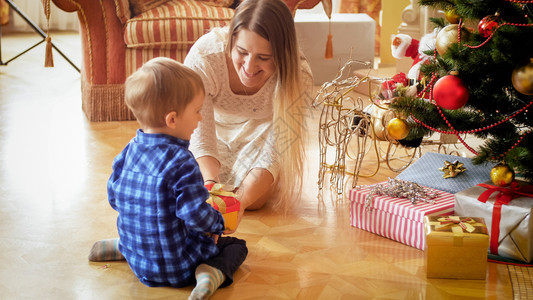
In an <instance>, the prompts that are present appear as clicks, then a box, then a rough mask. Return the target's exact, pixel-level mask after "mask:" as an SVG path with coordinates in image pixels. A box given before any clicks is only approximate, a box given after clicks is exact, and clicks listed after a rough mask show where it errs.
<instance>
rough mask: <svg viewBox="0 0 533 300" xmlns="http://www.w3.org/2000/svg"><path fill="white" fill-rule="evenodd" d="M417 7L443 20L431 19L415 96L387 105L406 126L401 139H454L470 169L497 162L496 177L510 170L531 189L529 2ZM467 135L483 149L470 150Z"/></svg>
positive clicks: (445, 1)
mask: <svg viewBox="0 0 533 300" xmlns="http://www.w3.org/2000/svg"><path fill="white" fill-rule="evenodd" d="M419 3H420V5H422V6H429V7H432V8H435V9H440V10H443V11H444V12H445V17H443V18H432V19H431V21H432V22H433V23H434V24H435V27H436V28H437V30H439V31H438V34H437V36H436V40H435V42H436V49H435V50H434V51H428V52H426V54H428V55H432V59H431V60H430V62H429V63H427V64H424V65H423V66H422V67H421V69H420V70H421V74H422V75H421V77H420V82H419V84H418V87H417V94H416V95H415V96H400V97H398V98H397V99H396V100H395V101H394V102H393V103H392V104H391V106H390V107H391V109H392V110H393V111H395V112H396V113H397V115H398V116H401V117H402V118H403V119H404V120H405V122H407V124H408V125H409V128H410V130H409V135H408V136H407V137H406V138H405V139H406V140H414V139H417V138H418V139H419V138H420V137H422V136H427V135H429V134H431V133H432V132H440V133H449V134H454V135H457V136H458V138H459V141H460V142H461V143H463V144H464V146H465V147H466V148H467V149H468V150H469V151H470V152H472V153H473V162H474V163H475V164H482V163H484V162H496V163H498V167H500V168H501V169H500V170H503V172H504V173H502V174H500V175H507V174H506V173H513V171H514V172H515V173H516V174H517V176H520V178H521V179H524V180H526V181H528V182H530V183H532V182H533V134H531V131H532V129H533V128H532V127H533V113H531V111H532V110H533V106H532V104H533V1H520V0H421V1H420V2H419ZM466 135H474V136H476V137H479V138H480V139H482V140H483V143H482V144H481V145H480V146H478V147H476V149H474V147H472V146H470V145H468V143H467V142H466V141H465V140H464V137H465V136H466ZM495 169H496V167H495ZM495 169H493V171H494V170H495ZM511 181H512V180H511ZM509 183H510V182H506V183H504V182H502V183H501V184H499V185H502V186H504V185H506V184H509Z"/></svg>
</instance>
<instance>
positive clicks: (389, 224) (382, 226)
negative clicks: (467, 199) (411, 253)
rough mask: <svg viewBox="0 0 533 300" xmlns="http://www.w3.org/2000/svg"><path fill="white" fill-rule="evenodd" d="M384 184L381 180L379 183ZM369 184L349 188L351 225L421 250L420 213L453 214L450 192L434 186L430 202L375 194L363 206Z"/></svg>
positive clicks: (422, 229) (421, 220)
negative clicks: (431, 201)
mask: <svg viewBox="0 0 533 300" xmlns="http://www.w3.org/2000/svg"><path fill="white" fill-rule="evenodd" d="M379 184H385V183H379ZM371 190H372V186H367V187H364V188H361V189H352V190H350V195H349V198H350V201H351V211H350V212H351V224H352V226H354V227H357V228H360V229H363V230H366V231H369V232H372V233H375V234H378V235H380V236H384V237H386V238H389V239H392V240H395V241H397V242H400V243H403V244H406V245H408V246H411V247H415V248H418V249H421V250H423V249H424V247H425V233H424V217H425V216H446V215H451V214H453V204H454V196H453V194H450V193H447V192H443V191H439V190H434V189H430V188H428V190H431V191H435V192H437V194H438V195H437V197H436V198H434V199H433V200H434V203H427V202H418V203H417V204H412V203H411V201H410V200H409V199H405V198H394V197H389V196H384V195H382V196H378V195H375V196H373V198H372V201H371V206H370V207H365V199H366V198H367V196H368V195H369V194H370V192H371Z"/></svg>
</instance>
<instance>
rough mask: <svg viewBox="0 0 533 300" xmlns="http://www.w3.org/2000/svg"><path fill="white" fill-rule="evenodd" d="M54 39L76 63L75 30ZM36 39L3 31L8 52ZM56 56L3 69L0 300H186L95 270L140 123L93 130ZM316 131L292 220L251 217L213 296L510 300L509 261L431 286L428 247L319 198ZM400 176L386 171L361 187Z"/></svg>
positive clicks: (111, 268) (105, 268)
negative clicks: (93, 257) (117, 176)
mask: <svg viewBox="0 0 533 300" xmlns="http://www.w3.org/2000/svg"><path fill="white" fill-rule="evenodd" d="M37 39H38V37H37ZM54 41H55V43H56V44H57V45H58V46H59V47H60V48H61V49H62V50H63V51H64V52H65V53H66V54H67V55H69V56H70V57H71V59H72V60H74V61H75V62H80V61H81V59H80V56H81V54H80V49H79V37H78V36H77V35H76V34H72V33H63V34H56V35H55V36H54ZM31 42H32V37H31V35H30V36H28V35H5V36H3V37H2V51H3V53H2V55H3V56H4V57H5V58H6V59H7V58H9V55H10V54H12V53H16V52H17V51H18V50H19V49H20V48H23V46H22V45H25V44H27V43H31ZM30 45H31V44H30ZM54 60H55V64H56V67H55V68H53V69H45V68H43V67H42V66H43V63H44V46H43V47H40V46H39V47H37V48H35V49H34V50H31V51H30V52H28V53H27V54H24V55H23V56H21V57H20V58H18V59H17V60H15V61H13V62H11V63H10V64H9V65H8V66H0V253H1V254H0V266H1V267H0V298H1V299H171V298H172V299H186V298H187V296H188V295H189V293H190V291H191V289H192V288H183V289H174V288H148V287H146V286H144V285H142V284H141V283H140V282H139V281H138V280H137V279H136V278H135V277H134V275H133V273H132V272H131V271H130V269H129V267H128V265H127V264H126V263H125V262H110V263H91V262H88V260H87V255H88V253H89V249H90V247H91V245H92V244H93V242H94V241H96V240H99V239H105V238H111V237H116V236H117V231H116V227H115V222H116V213H115V212H114V211H113V210H112V209H111V207H110V206H109V204H108V203H107V199H106V181H107V178H108V176H109V174H110V171H111V162H112V160H113V158H114V156H115V155H116V154H117V153H118V152H119V151H120V150H121V149H122V148H123V147H124V145H125V144H126V143H127V142H128V141H129V139H131V137H133V136H134V134H135V130H136V128H137V124H136V123H135V122H108V123H90V122H88V121H87V119H86V118H85V117H84V115H83V113H82V111H81V101H80V75H79V74H78V73H77V72H76V71H75V70H74V69H73V68H72V67H71V66H70V65H68V64H67V63H66V62H65V61H64V60H63V59H62V58H61V57H60V56H59V55H57V53H56V54H55V56H54ZM316 113H317V114H318V111H317V112H316ZM316 116H317V115H315V116H314V117H316ZM315 123H316V122H314V120H313V119H311V120H310V124H311V125H310V128H311V132H310V134H311V140H310V143H309V153H308V167H307V173H306V176H307V180H306V184H305V190H304V197H303V200H302V201H301V203H299V205H298V206H297V208H295V209H293V210H291V212H290V213H289V214H287V215H281V214H279V213H276V212H275V211H273V210H271V209H269V208H264V209H262V210H259V211H254V212H247V213H246V214H245V216H244V219H243V221H242V223H241V225H240V227H239V229H238V232H237V233H236V234H235V236H237V237H239V238H242V239H245V240H246V241H247V243H248V247H249V255H248V257H247V259H246V261H245V263H244V265H243V266H242V267H241V268H240V269H239V270H238V271H237V273H236V274H235V283H234V284H233V285H232V286H230V287H227V288H223V289H220V290H218V291H217V292H216V294H215V295H214V296H213V297H212V299H215V300H216V299H511V298H512V295H513V291H512V286H511V282H510V279H509V273H508V270H507V266H506V265H502V264H495V263H489V266H488V270H487V278H486V280H444V279H426V274H425V263H424V252H423V251H421V250H418V249H415V248H411V247H408V246H406V245H403V244H400V243H398V242H395V241H392V240H388V239H386V238H382V237H379V236H377V235H374V234H372V233H369V232H366V231H362V230H359V229H356V228H353V227H351V226H350V214H349V209H348V204H349V203H348V200H347V199H346V198H344V199H343V200H340V201H336V200H333V199H335V197H333V196H332V195H331V193H330V191H329V189H327V188H326V189H325V191H324V192H323V193H322V198H321V200H320V199H319V198H318V197H317V196H318V195H319V191H318V187H317V170H318V165H317V164H318V144H317V142H316V124H315ZM313 126H315V127H313ZM372 167H373V166H372V163H369V165H368V166H365V168H367V170H372ZM394 175H395V174H394V173H393V172H391V171H390V170H387V169H386V167H382V168H381V170H380V172H379V173H378V174H377V175H376V176H373V177H370V178H361V179H360V181H359V184H369V183H375V182H380V181H383V180H386V178H387V177H389V176H394Z"/></svg>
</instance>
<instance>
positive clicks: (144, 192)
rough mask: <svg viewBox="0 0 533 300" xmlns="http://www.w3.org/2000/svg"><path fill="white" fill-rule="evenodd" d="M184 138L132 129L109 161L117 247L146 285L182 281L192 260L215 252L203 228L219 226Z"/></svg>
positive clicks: (219, 217) (190, 275) (187, 279)
mask: <svg viewBox="0 0 533 300" xmlns="http://www.w3.org/2000/svg"><path fill="white" fill-rule="evenodd" d="M188 147H189V142H188V141H184V140H180V139H177V138H174V137H171V136H168V135H164V134H145V133H144V132H143V131H142V130H140V129H139V130H138V131H137V136H136V137H135V138H133V139H132V140H131V141H130V143H129V144H128V145H127V146H126V148H125V149H124V150H123V151H122V152H121V153H120V154H119V155H118V156H117V157H116V158H115V160H114V161H113V174H112V175H111V177H110V178H109V181H108V187H107V188H108V198H109V203H110V204H111V206H112V207H113V209H115V210H116V211H118V213H119V215H118V219H117V227H118V232H119V236H120V244H119V249H120V251H121V253H122V254H123V255H124V257H125V258H126V259H127V261H128V263H129V265H130V267H131V269H132V270H133V272H134V273H135V275H136V276H137V277H138V278H139V279H140V280H141V281H142V282H143V283H144V284H146V285H149V286H164V285H171V286H176V287H179V286H183V285H187V284H190V280H191V279H194V271H195V268H196V266H197V265H198V264H200V263H201V262H202V261H204V260H205V259H207V258H210V257H213V256H215V255H216V254H218V249H217V247H216V245H215V244H214V242H213V240H212V239H211V238H210V237H208V236H206V235H205V234H204V233H206V232H210V233H217V234H220V233H222V232H223V230H224V220H223V218H222V215H221V214H220V213H219V212H217V211H216V210H214V209H213V208H212V207H211V206H210V205H209V204H207V203H206V202H205V200H207V198H208V197H209V192H208V191H207V189H206V188H205V187H204V185H203V179H202V174H201V173H200V169H199V167H198V164H197V162H196V160H195V159H194V157H193V155H192V153H191V152H190V151H189V150H188Z"/></svg>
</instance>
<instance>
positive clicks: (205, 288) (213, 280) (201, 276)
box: [189, 264, 226, 300]
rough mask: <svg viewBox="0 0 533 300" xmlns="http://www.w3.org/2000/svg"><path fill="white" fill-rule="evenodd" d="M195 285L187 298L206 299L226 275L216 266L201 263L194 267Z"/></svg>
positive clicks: (192, 299)
mask: <svg viewBox="0 0 533 300" xmlns="http://www.w3.org/2000/svg"><path fill="white" fill-rule="evenodd" d="M195 276H196V286H195V287H194V289H193V290H192V292H191V296H189V300H199V299H208V298H209V297H210V296H211V295H213V293H214V292H215V291H216V290H217V289H218V287H219V286H220V285H221V284H222V283H223V282H224V280H225V279H226V276H224V274H223V273H222V271H220V270H219V269H217V268H213V267H211V266H209V265H206V264H201V265H199V266H198V267H197V268H196V273H195Z"/></svg>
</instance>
